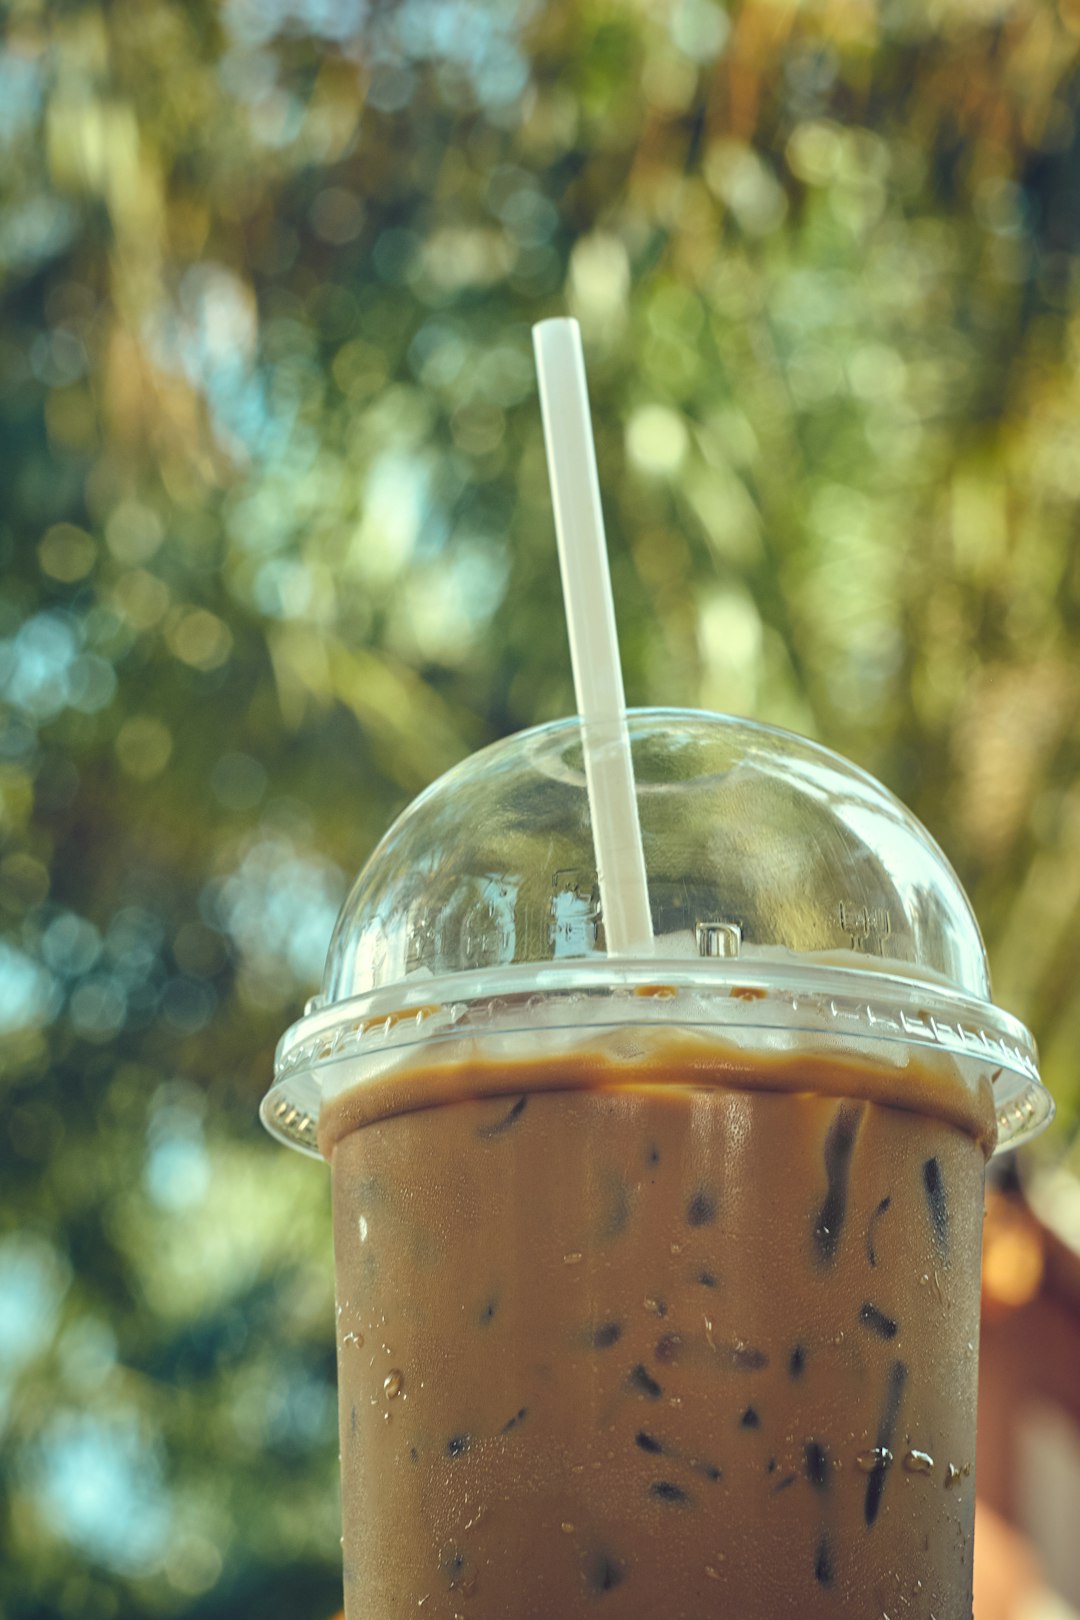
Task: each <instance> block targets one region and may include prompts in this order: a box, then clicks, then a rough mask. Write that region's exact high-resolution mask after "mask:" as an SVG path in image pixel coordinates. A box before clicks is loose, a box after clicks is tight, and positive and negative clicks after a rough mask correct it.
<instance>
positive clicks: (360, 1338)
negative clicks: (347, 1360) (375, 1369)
mask: <svg viewBox="0 0 1080 1620" xmlns="http://www.w3.org/2000/svg"><path fill="white" fill-rule="evenodd" d="M341 1342H342V1344H351V1345H355V1346H356V1348H357V1350H362V1349H363V1348H364V1335H363V1334H362V1333H351V1332H350V1333H345V1334H343V1335H342V1339H341Z"/></svg>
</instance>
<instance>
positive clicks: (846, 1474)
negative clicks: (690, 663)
mask: <svg viewBox="0 0 1080 1620" xmlns="http://www.w3.org/2000/svg"><path fill="white" fill-rule="evenodd" d="M629 729H630V740H631V749H632V754H633V762H634V772H635V777H636V793H637V801H638V811H639V818H640V823H641V830H642V839H643V846H644V856H645V868H646V874H647V880H648V890H649V905H650V911H651V914H652V922H653V932H654V936H655V953H654V955H652V956H651V957H649V958H647V959H634V958H627V957H616V956H609V955H608V954H607V950H606V941H605V937H604V918H603V915H602V909H601V907H600V904H599V884H598V879H597V873H596V870H595V857H594V855H593V846H592V838H591V829H590V824H589V811H588V800H587V793H586V783H585V775H584V770H583V753H582V737H581V726H580V723H579V722H578V721H577V720H567V721H560V722H557V723H556V724H554V725H550V726H546V727H541V728H538V729H536V730H533V731H529V732H526V733H523V734H521V735H520V736H517V737H512V738H510V739H508V740H507V741H505V742H503V743H499V744H497V745H495V746H494V747H492V748H489V749H486V750H484V751H483V752H482V753H479V754H477V755H475V756H474V757H473V758H471V759H470V760H467V761H466V762H465V763H464V764H462V765H460V766H458V767H457V768H455V769H454V770H452V771H450V772H449V773H448V774H447V775H446V776H444V777H443V778H441V779H440V781H438V782H437V783H435V784H434V786H433V787H431V788H430V789H428V791H427V792H426V793H424V794H422V795H421V797H420V798H419V799H417V800H416V802H415V803H414V804H413V805H412V806H410V808H409V809H408V810H406V811H405V813H404V814H403V815H402V816H401V818H400V819H399V820H398V822H397V823H396V824H395V825H394V827H393V828H392V829H391V830H390V832H389V833H388V834H387V836H386V838H385V839H384V840H383V842H382V843H381V845H380V846H379V848H378V849H377V850H376V851H375V853H374V855H373V856H372V858H371V860H370V861H369V862H368V864H367V866H366V867H365V868H364V870H363V872H362V873H361V874H360V877H359V879H358V880H357V883H356V885H355V887H354V889H353V891H352V893H351V895H350V897H349V899H348V901H347V902H346V905H345V907H344V908H343V911H342V914H341V917H340V919H339V922H338V926H337V929H336V932H335V935H334V939H333V942H332V944H331V947H330V952H329V956H328V960H327V967H326V976H325V980H324V986H323V990H322V993H321V995H320V996H318V997H316V998H315V1000H314V1001H313V1002H312V1003H311V1004H309V1007H308V1009H307V1011H306V1014H305V1016H304V1018H303V1019H301V1020H300V1022H299V1023H298V1024H296V1025H294V1026H293V1028H292V1029H290V1030H289V1031H288V1032H287V1034H286V1035H285V1036H284V1037H283V1039H282V1041H281V1043H280V1046H279V1049H278V1054H277V1061H276V1066H275V1080H274V1084H273V1086H272V1088H271V1090H270V1092H269V1094H268V1096H267V1098H266V1099H265V1102H264V1105H263V1118H264V1121H265V1123H266V1124H267V1126H268V1127H269V1128H270V1130H271V1131H273V1132H274V1133H275V1134H276V1135H278V1136H279V1137H280V1138H281V1139H282V1140H283V1141H286V1142H288V1143H290V1144H291V1145H294V1146H297V1147H300V1148H302V1149H304V1150H305V1151H308V1152H311V1153H315V1152H318V1151H321V1152H322V1153H323V1154H324V1156H325V1157H326V1158H327V1159H328V1160H329V1162H330V1164H331V1167H332V1177H333V1203H334V1231H335V1252H336V1264H337V1292H338V1365H339V1383H340V1413H341V1457H342V1484H343V1505H344V1531H345V1533H344V1554H345V1607H346V1614H347V1616H348V1617H349V1620H358V1617H359V1616H361V1615H367V1614H371V1615H377V1616H379V1617H380V1620H396V1617H398V1616H401V1617H404V1616H406V1615H410V1616H411V1615H413V1614H415V1613H416V1612H418V1611H420V1612H422V1613H423V1614H424V1616H425V1620H426V1617H428V1616H447V1617H450V1616H463V1617H468V1620H490V1617H495V1616H500V1617H505V1616H514V1617H528V1616H545V1617H548V1616H553V1615H558V1616H560V1617H561V1620H573V1617H575V1616H579V1615H580V1616H585V1615H592V1614H593V1613H594V1612H595V1611H596V1606H597V1605H598V1604H599V1605H601V1609H600V1612H604V1613H610V1614H612V1615H619V1616H639V1615H640V1616H649V1617H650V1620H653V1617H655V1616H657V1615H663V1616H665V1617H666V1620H676V1617H678V1616H687V1617H696V1616H702V1615H705V1614H729V1613H730V1614H737V1615H739V1616H740V1617H742V1620H754V1617H758V1616H761V1617H766V1616H767V1617H770V1620H772V1617H776V1616H779V1615H798V1616H814V1615H818V1614H820V1615H823V1616H825V1615H827V1616H832V1617H846V1616H852V1617H854V1616H857V1617H858V1620H865V1617H866V1616H868V1615H876V1614H882V1613H884V1614H890V1613H905V1612H910V1613H918V1614H924V1615H925V1614H933V1615H935V1616H936V1617H937V1620H952V1617H959V1616H970V1613H971V1566H972V1532H973V1517H974V1461H975V1397H976V1382H977V1345H978V1322H979V1317H978V1305H979V1262H980V1238H981V1227H982V1193H983V1172H984V1166H985V1162H986V1159H987V1157H988V1156H989V1154H990V1153H991V1152H992V1151H994V1149H995V1146H997V1147H999V1148H1000V1147H1002V1146H1014V1145H1015V1144H1016V1143H1017V1142H1019V1141H1022V1140H1024V1139H1025V1138H1026V1137H1028V1136H1030V1135H1032V1134H1033V1133H1034V1132H1035V1131H1037V1130H1038V1129H1039V1128H1040V1127H1041V1126H1042V1125H1043V1124H1044V1123H1045V1122H1046V1121H1047V1119H1048V1118H1049V1117H1050V1114H1051V1111H1052V1109H1051V1104H1050V1100H1049V1097H1048V1095H1047V1093H1046V1091H1045V1090H1044V1088H1043V1087H1042V1085H1041V1083H1040V1080H1039V1075H1038V1068H1037V1060H1036V1054H1035V1049H1034V1046H1033V1043H1032V1040H1031V1037H1030V1035H1029V1034H1028V1032H1027V1031H1026V1030H1025V1029H1024V1027H1023V1026H1022V1025H1021V1024H1019V1023H1018V1022H1017V1021H1016V1020H1015V1019H1013V1018H1011V1017H1010V1016H1009V1015H1008V1014H1007V1013H1004V1012H1002V1011H1001V1010H1000V1009H998V1008H996V1007H995V1006H993V1004H992V1003H991V1001H990V992H989V982H988V975H987V966H986V958H985V952H984V949H983V944H982V940H981V938H980V935H979V931H978V927H977V924H976V922H975V919H974V917H973V915H972V912H971V908H970V906H969V904H968V902H967V899H966V897H965V895H964V893H963V890H962V889H961V887H960V884H959V882H958V880H957V878H956V877H955V874H954V873H953V872H952V870H951V868H950V867H949V865H948V863H947V861H946V860H945V857H944V856H943V854H942V853H941V851H940V850H939V849H938V847H937V846H936V845H935V844H934V843H933V841H932V840H931V839H930V837H929V836H928V835H927V833H926V832H925V830H924V829H923V828H922V827H921V826H920V825H919V823H918V822H917V821H915V819H914V818H913V817H912V816H911V815H910V814H909V813H908V812H907V811H906V810H905V809H904V808H903V806H902V805H901V804H899V803H898V802H897V801H896V800H895V799H894V798H893V797H892V796H891V795H890V794H889V793H887V792H886V791H885V790H884V789H883V788H882V787H881V786H880V785H879V784H878V783H877V782H875V781H874V780H873V779H872V778H871V777H869V776H867V775H866V774H865V773H863V772H862V771H859V770H857V769H856V768H855V767H853V766H851V765H849V764H848V763H846V762H845V761H844V760H842V759H840V758H838V757H837V756H836V755H834V754H832V753H830V752H829V751H827V750H826V749H823V748H821V747H818V746H817V745H815V744H813V743H810V742H808V741H806V740H804V739H802V738H798V737H795V736H792V735H790V734H788V733H785V732H781V731H777V730H774V729H772V728H769V727H765V726H760V725H755V724H751V723H750V722H747V721H742V720H735V719H731V718H729V717H725V716H719V715H708V714H698V713H689V712H683V711H671V710H648V711H639V712H633V713H631V715H630V717H629Z"/></svg>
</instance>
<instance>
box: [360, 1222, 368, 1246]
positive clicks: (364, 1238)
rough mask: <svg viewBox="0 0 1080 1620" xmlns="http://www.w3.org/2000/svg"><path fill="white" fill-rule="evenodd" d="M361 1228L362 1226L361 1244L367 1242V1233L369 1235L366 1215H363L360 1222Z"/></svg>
mask: <svg viewBox="0 0 1080 1620" xmlns="http://www.w3.org/2000/svg"><path fill="white" fill-rule="evenodd" d="M359 1226H360V1241H361V1243H366V1242H367V1233H368V1226H367V1216H366V1215H361V1217H360V1221H359Z"/></svg>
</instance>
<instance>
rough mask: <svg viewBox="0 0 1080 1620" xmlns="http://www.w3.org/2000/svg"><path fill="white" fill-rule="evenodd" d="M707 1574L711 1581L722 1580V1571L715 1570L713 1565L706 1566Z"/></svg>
mask: <svg viewBox="0 0 1080 1620" xmlns="http://www.w3.org/2000/svg"><path fill="white" fill-rule="evenodd" d="M705 1573H706V1575H707V1576H708V1577H709V1579H710V1581H718V1580H719V1579H720V1571H719V1570H718V1569H714V1568H713V1567H712V1565H711V1564H706V1565H705Z"/></svg>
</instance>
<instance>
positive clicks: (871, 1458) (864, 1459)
mask: <svg viewBox="0 0 1080 1620" xmlns="http://www.w3.org/2000/svg"><path fill="white" fill-rule="evenodd" d="M892 1460H893V1454H892V1452H891V1451H890V1450H889V1448H888V1446H871V1448H870V1450H869V1451H860V1452H859V1455H858V1456H857V1457H856V1459H855V1461H856V1464H857V1465H858V1466H859V1467H860V1468H861V1469H862V1471H863V1473H864V1474H872V1473H873V1472H874V1470H875V1468H888V1466H889V1464H890V1463H891V1462H892Z"/></svg>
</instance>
